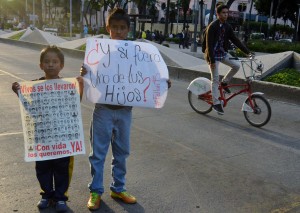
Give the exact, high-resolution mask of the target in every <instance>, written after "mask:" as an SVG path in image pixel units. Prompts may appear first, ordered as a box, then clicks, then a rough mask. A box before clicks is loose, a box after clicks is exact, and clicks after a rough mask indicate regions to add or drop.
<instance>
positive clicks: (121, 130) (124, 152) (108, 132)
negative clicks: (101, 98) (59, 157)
mask: <svg viewBox="0 0 300 213" xmlns="http://www.w3.org/2000/svg"><path fill="white" fill-rule="evenodd" d="M131 118H132V107H123V108H121V109H116V110H114V109H110V108H108V107H107V106H105V105H103V104H96V106H95V109H94V113H93V119H92V123H91V129H90V142H91V153H90V156H89V160H90V165H91V175H92V181H91V183H90V184H89V189H90V191H91V192H96V193H98V194H100V195H101V194H103V192H104V186H103V173H104V162H105V157H106V155H107V151H108V148H109V144H110V143H111V147H112V155H113V156H112V162H111V165H112V170H111V172H112V179H113V180H112V183H111V185H110V189H111V190H112V191H114V192H122V191H125V190H126V189H125V175H126V159H127V157H128V156H129V153H130V127H131Z"/></svg>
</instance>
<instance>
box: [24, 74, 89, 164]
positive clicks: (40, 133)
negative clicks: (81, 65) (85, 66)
mask: <svg viewBox="0 0 300 213" xmlns="http://www.w3.org/2000/svg"><path fill="white" fill-rule="evenodd" d="M20 86H21V89H20V90H19V102H20V109H21V117H22V126H23V133H24V144H25V161H43V160H49V159H56V158H61V157H66V156H73V155H78V154H85V146H84V137H83V136H84V135H83V127H82V118H81V109H80V96H79V88H78V82H77V80H76V79H75V78H64V79H57V80H47V81H29V82H20Z"/></svg>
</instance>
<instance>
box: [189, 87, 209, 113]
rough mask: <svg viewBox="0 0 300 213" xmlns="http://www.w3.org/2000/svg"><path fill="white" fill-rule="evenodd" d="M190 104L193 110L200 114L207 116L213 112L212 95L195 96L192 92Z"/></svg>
mask: <svg viewBox="0 0 300 213" xmlns="http://www.w3.org/2000/svg"><path fill="white" fill-rule="evenodd" d="M188 98H189V103H190V105H191V107H192V109H193V110H195V111H196V112H197V113H200V114H207V113H209V112H210V111H211V110H212V104H211V93H209V94H204V95H195V94H193V93H192V92H191V91H189V93H188Z"/></svg>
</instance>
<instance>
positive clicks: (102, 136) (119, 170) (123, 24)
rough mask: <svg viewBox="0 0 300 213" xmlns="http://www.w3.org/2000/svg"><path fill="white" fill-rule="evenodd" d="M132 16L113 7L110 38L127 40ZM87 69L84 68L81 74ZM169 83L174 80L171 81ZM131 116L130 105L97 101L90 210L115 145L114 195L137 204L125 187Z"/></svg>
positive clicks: (101, 189)
mask: <svg viewBox="0 0 300 213" xmlns="http://www.w3.org/2000/svg"><path fill="white" fill-rule="evenodd" d="M129 27H130V19H129V16H128V15H127V14H126V12H125V11H124V10H122V9H119V8H115V9H113V10H112V12H111V13H110V15H109V16H108V19H107V24H106V30H107V32H109V34H110V37H111V39H116V40H126V38H127V34H128V32H129ZM86 73H87V71H86V69H85V68H84V67H82V68H81V75H85V74H86ZM168 84H169V87H170V86H171V82H170V81H168ZM131 118H132V107H131V106H118V105H109V104H96V105H95V109H94V112H93V118H92V122H91V129H90V133H91V136H90V140H91V149H92V151H91V153H90V157H89V160H90V165H91V175H92V181H91V183H90V184H89V189H90V198H89V201H88V203H87V207H88V209H89V210H96V209H99V208H100V201H101V195H102V194H103V193H104V186H103V173H104V171H103V170H104V162H105V157H106V155H107V151H108V148H109V144H110V143H111V146H112V155H113V157H112V178H113V181H112V183H111V185H110V190H111V193H110V195H111V197H112V198H116V199H120V200H121V201H123V202H124V203H128V204H134V203H136V202H137V201H136V198H135V197H134V196H132V195H130V194H129V193H128V192H127V191H126V188H125V175H126V159H127V157H128V156H129V154H130V126H131Z"/></svg>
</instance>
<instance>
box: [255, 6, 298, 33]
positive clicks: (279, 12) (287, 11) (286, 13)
mask: <svg viewBox="0 0 300 213" xmlns="http://www.w3.org/2000/svg"><path fill="white" fill-rule="evenodd" d="M271 1H273V3H274V6H273V10H272V13H271V14H272V17H274V18H275V19H277V18H284V19H285V20H290V21H291V22H292V24H293V25H294V26H295V32H296V28H297V26H296V25H297V17H298V5H297V2H296V1H295V0H255V2H254V6H255V8H256V10H257V11H258V12H259V13H261V14H263V15H266V16H269V14H270V5H271ZM295 14H296V15H295ZM298 33H299V32H298ZM298 38H299V36H298Z"/></svg>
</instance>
